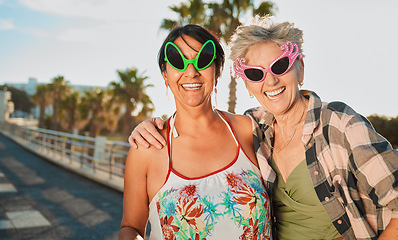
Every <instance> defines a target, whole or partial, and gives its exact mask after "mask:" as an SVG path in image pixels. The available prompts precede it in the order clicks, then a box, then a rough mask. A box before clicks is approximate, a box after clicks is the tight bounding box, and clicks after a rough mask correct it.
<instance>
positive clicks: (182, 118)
mask: <svg viewBox="0 0 398 240" xmlns="http://www.w3.org/2000/svg"><path fill="white" fill-rule="evenodd" d="M218 119H219V117H218V114H217V113H216V112H215V110H213V107H212V105H211V103H210V104H206V106H198V107H193V108H192V107H188V108H187V107H178V106H177V111H176V119H175V126H176V128H177V130H178V133H179V134H180V135H181V134H190V133H193V134H197V133H198V132H202V131H203V132H205V131H208V130H209V129H210V128H209V127H210V126H211V125H212V124H214V123H215V122H216V121H217V120H218Z"/></svg>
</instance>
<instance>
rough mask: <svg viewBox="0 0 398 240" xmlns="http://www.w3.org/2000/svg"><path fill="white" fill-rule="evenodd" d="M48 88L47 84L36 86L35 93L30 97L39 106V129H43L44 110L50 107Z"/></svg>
mask: <svg viewBox="0 0 398 240" xmlns="http://www.w3.org/2000/svg"><path fill="white" fill-rule="evenodd" d="M50 99H51V98H50V87H49V85H48V84H40V85H37V86H36V93H35V94H34V95H33V96H32V101H33V102H34V103H35V104H36V105H39V109H40V110H39V128H44V117H45V110H46V107H47V106H48V105H50Z"/></svg>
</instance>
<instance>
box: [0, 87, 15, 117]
mask: <svg viewBox="0 0 398 240" xmlns="http://www.w3.org/2000/svg"><path fill="white" fill-rule="evenodd" d="M13 112H14V103H13V102H11V92H9V91H4V90H0V123H4V122H5V121H8V118H9V116H10V114H11V113H13Z"/></svg>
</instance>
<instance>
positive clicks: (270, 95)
mask: <svg viewBox="0 0 398 240" xmlns="http://www.w3.org/2000/svg"><path fill="white" fill-rule="evenodd" d="M284 90H285V88H284V87H283V88H279V89H277V90H274V91H271V92H265V94H266V95H267V97H269V98H271V99H275V98H274V97H275V96H276V95H278V94H279V93H281V92H283V91H284Z"/></svg>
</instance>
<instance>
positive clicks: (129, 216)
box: [121, 148, 149, 236]
mask: <svg viewBox="0 0 398 240" xmlns="http://www.w3.org/2000/svg"><path fill="white" fill-rule="evenodd" d="M147 155H148V154H146V153H145V149H143V148H141V149H133V148H130V151H129V153H128V155H127V159H126V165H125V173H124V194H123V219H122V223H121V225H122V227H123V226H129V227H133V228H135V229H136V230H137V231H138V232H139V233H140V234H141V235H142V236H144V233H145V226H146V222H147V219H148V212H149V203H148V194H147V181H146V177H147V171H148V165H149V159H148V157H147Z"/></svg>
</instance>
